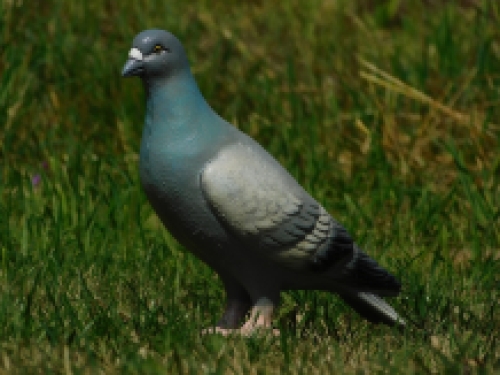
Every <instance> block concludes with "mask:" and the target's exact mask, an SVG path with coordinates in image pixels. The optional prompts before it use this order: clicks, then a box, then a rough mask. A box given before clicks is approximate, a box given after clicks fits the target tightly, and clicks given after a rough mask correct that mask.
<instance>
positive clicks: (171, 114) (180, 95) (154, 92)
mask: <svg viewBox="0 0 500 375" xmlns="http://www.w3.org/2000/svg"><path fill="white" fill-rule="evenodd" d="M144 83H145V85H144V86H145V89H146V95H147V108H146V128H150V127H151V128H150V130H153V129H154V130H153V132H154V133H155V134H156V135H159V136H163V135H164V136H166V138H167V139H169V140H171V141H172V142H179V141H182V140H184V139H189V138H192V137H197V136H200V135H201V133H203V132H204V131H205V130H206V129H204V128H205V126H206V124H207V120H209V119H210V117H211V116H214V115H215V114H214V112H213V110H212V109H211V108H210V106H209V105H208V103H207V102H206V101H205V99H204V98H203V96H202V94H201V92H200V90H199V88H198V85H197V84H196V81H195V79H194V77H193V76H192V74H191V72H190V71H189V70H185V71H183V72H176V74H175V75H172V76H170V77H167V78H164V79H161V78H158V77H157V78H155V79H154V80H150V81H145V82H144ZM201 119H203V121H201Z"/></svg>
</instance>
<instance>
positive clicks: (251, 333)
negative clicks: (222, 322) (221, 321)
mask: <svg viewBox="0 0 500 375" xmlns="http://www.w3.org/2000/svg"><path fill="white" fill-rule="evenodd" d="M269 333H271V334H272V336H274V337H278V336H280V330H279V329H275V328H272V327H266V326H253V327H248V326H247V327H245V325H244V326H243V327H241V328H221V327H210V328H205V329H203V330H202V331H201V334H202V335H203V336H205V335H213V334H218V335H222V336H224V337H229V336H241V337H255V336H264V335H267V334H269Z"/></svg>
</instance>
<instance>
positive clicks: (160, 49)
mask: <svg viewBox="0 0 500 375" xmlns="http://www.w3.org/2000/svg"><path fill="white" fill-rule="evenodd" d="M162 50H163V47H162V46H160V45H159V44H157V45H156V46H155V48H154V50H153V51H154V52H156V53H158V52H161V51H162Z"/></svg>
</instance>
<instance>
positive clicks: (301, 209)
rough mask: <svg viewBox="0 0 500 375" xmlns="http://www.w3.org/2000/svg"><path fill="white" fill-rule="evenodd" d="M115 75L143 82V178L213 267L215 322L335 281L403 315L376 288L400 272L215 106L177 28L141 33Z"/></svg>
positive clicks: (332, 287) (391, 314)
mask: <svg viewBox="0 0 500 375" xmlns="http://www.w3.org/2000/svg"><path fill="white" fill-rule="evenodd" d="M123 75H124V76H132V75H135V76H139V77H140V78H141V79H142V81H143V82H144V87H145V90H146V94H147V108H146V119H145V127H144V132H143V138H142V143H141V151H140V176H141V183H142V185H143V188H144V190H145V192H146V195H147V197H148V199H149V200H150V202H151V205H152V207H153V208H154V210H155V211H156V213H157V214H158V216H159V218H160V219H161V220H162V222H163V223H164V225H165V227H166V228H167V229H168V230H169V231H170V232H171V233H172V234H173V235H174V237H176V238H177V240H178V241H179V242H180V243H181V244H183V245H184V246H185V247H186V248H187V249H188V250H190V251H192V252H193V253H194V254H195V255H196V256H198V257H199V258H200V259H201V260H203V261H204V262H206V263H207V264H208V265H209V266H211V267H212V268H213V269H214V270H215V271H216V272H217V273H218V274H219V275H220V277H221V279H222V281H223V283H224V286H225V288H226V292H227V298H228V303H227V307H226V310H225V312H224V314H223V317H222V318H221V320H220V321H219V324H218V326H219V327H220V329H221V331H222V332H223V333H224V332H227V330H228V329H232V328H236V327H237V326H238V325H239V324H240V321H241V320H242V319H243V317H244V316H245V314H246V313H247V312H248V310H249V309H250V308H252V314H253V315H254V318H255V319H254V322H253V323H252V322H251V321H250V320H249V321H248V322H247V323H246V324H245V325H244V326H243V328H242V330H243V329H246V331H247V332H250V331H252V330H253V329H254V328H256V327H258V326H269V325H270V319H271V314H272V310H273V308H274V307H275V306H276V305H277V304H278V301H279V293H280V291H281V290H286V289H321V290H328V291H331V292H335V293H338V294H339V295H340V296H341V297H342V298H343V299H344V301H346V302H347V303H348V304H350V305H351V306H352V307H353V308H354V309H355V310H356V311H358V312H359V313H360V314H361V315H362V316H364V317H365V318H367V319H368V320H371V321H374V322H383V323H386V324H399V325H404V320H403V319H401V318H400V317H399V316H398V314H397V313H396V312H395V311H394V309H392V307H390V306H389V305H388V304H387V303H386V302H384V300H383V299H382V298H381V296H394V295H397V294H398V293H399V291H400V284H399V283H398V281H397V280H396V279H395V278H394V277H393V276H392V275H391V274H389V273H388V272H387V271H386V270H384V269H383V268H382V267H380V266H379V265H378V264H377V263H376V262H375V261H374V260H373V259H371V258H369V257H368V255H366V254H365V253H363V252H362V251H361V250H360V249H359V248H358V247H357V246H356V245H355V244H354V242H353V240H352V238H351V236H350V235H349V233H348V232H347V231H346V230H345V229H344V228H343V227H342V226H341V225H340V224H339V223H338V222H337V221H335V220H334V219H333V218H332V217H331V216H330V215H329V214H328V213H327V212H326V210H325V209H324V208H323V207H321V205H320V204H319V203H318V202H316V201H315V200H314V199H313V198H312V197H311V196H310V195H309V194H308V193H307V192H306V191H305V190H304V189H303V188H302V187H301V186H300V185H299V184H298V183H297V182H296V181H295V180H294V179H293V178H292V177H291V175H290V174H289V173H288V172H287V171H286V170H285V169H284V168H283V167H282V166H281V165H280V164H279V163H278V162H277V161H276V160H275V159H274V158H273V157H272V156H270V155H269V154H268V153H267V152H266V151H265V150H264V149H263V148H262V147H261V146H260V145H259V144H258V143H256V142H255V141H254V140H253V139H251V138H250V137H248V136H247V135H245V134H244V133H242V132H240V131H239V130H238V129H236V128H235V127H233V126H232V125H231V124H229V123H228V122H226V121H225V120H223V119H222V118H221V117H219V116H218V115H217V114H216V113H215V112H214V111H213V110H212V108H211V107H210V106H209V105H208V104H207V102H206V101H205V99H204V98H203V96H202V94H201V93H200V91H199V89H198V86H197V84H196V82H195V80H194V78H193V76H192V74H191V71H190V68H189V63H188V60H187V57H186V54H185V52H184V49H183V47H182V45H181V43H180V42H179V41H178V40H177V38H175V36H173V35H172V34H170V33H168V32H166V31H163V30H146V31H143V32H141V33H140V34H138V35H137V36H136V37H135V39H134V41H133V46H132V49H131V51H130V53H129V60H128V61H127V63H126V64H125V67H124V70H123ZM258 316H261V318H259V319H257V317H258ZM262 316H263V317H262ZM255 321H257V323H255Z"/></svg>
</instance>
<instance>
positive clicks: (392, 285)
mask: <svg viewBox="0 0 500 375" xmlns="http://www.w3.org/2000/svg"><path fill="white" fill-rule="evenodd" d="M354 250H355V255H354V257H353V259H352V261H351V262H349V263H348V264H347V265H346V267H345V271H344V274H343V276H342V277H341V278H342V279H343V284H344V285H345V286H347V287H348V288H350V289H351V290H352V289H354V290H358V291H365V292H373V293H376V294H379V295H384V296H396V295H398V294H399V292H400V291H401V284H400V283H399V281H398V280H397V279H396V278H395V277H394V276H393V275H392V274H390V273H389V272H388V271H387V270H385V269H384V268H382V267H381V266H380V265H379V264H378V263H377V262H376V261H375V260H373V259H372V258H370V257H369V256H368V255H367V254H365V253H364V252H363V251H361V250H360V249H359V248H358V247H357V246H355V247H354Z"/></svg>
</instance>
